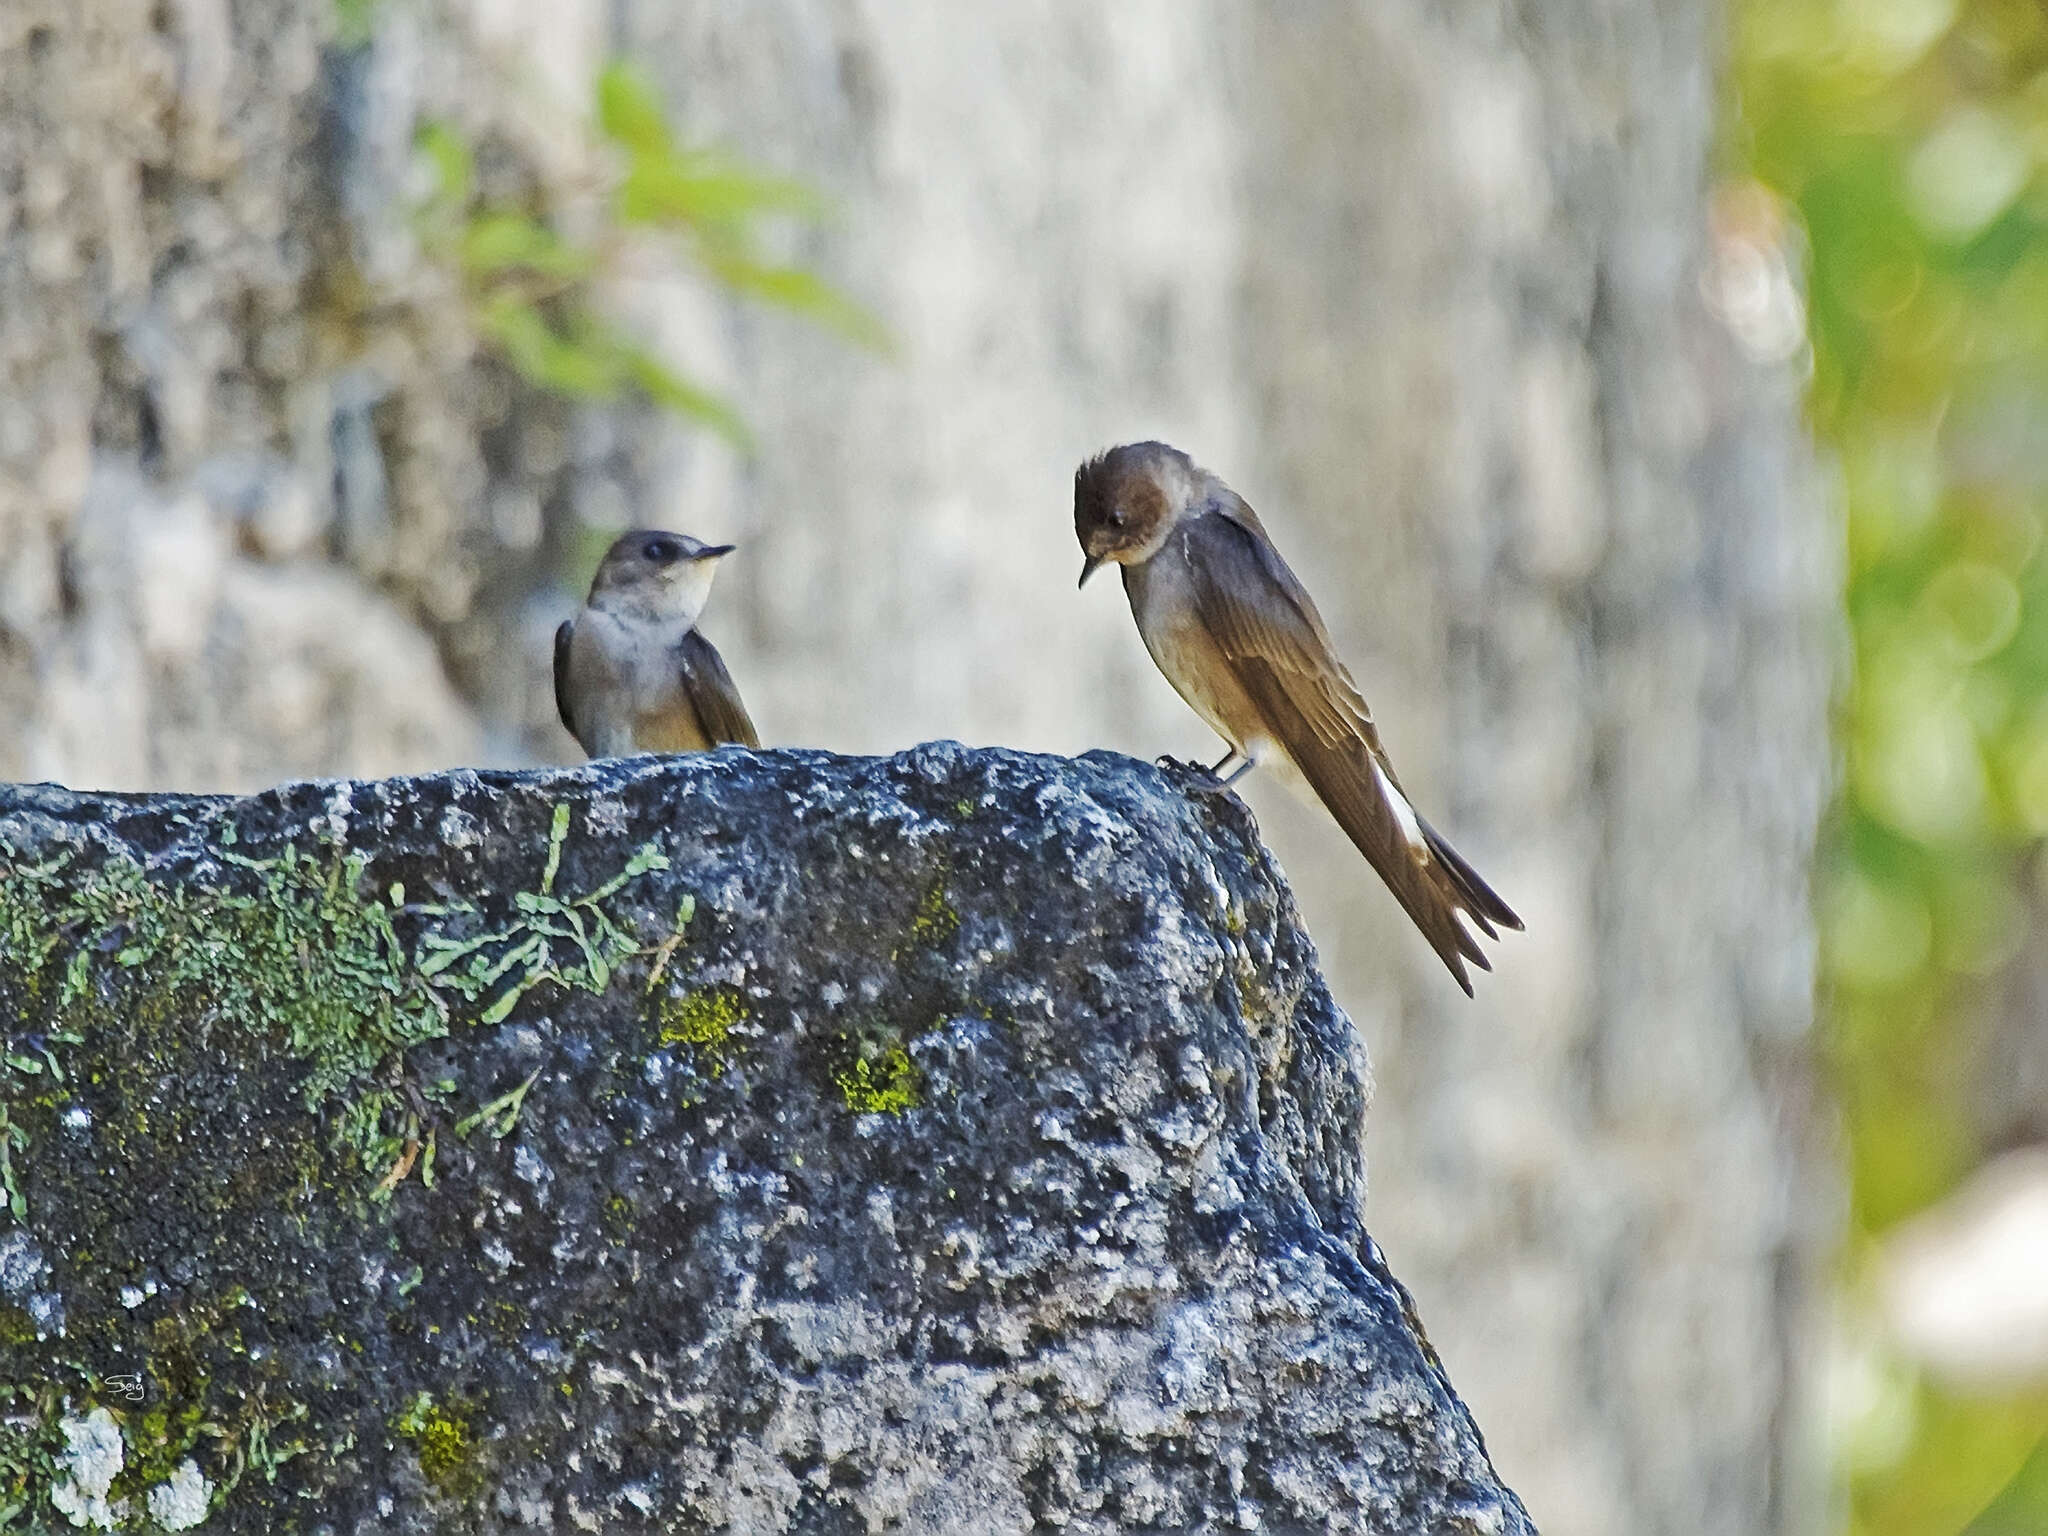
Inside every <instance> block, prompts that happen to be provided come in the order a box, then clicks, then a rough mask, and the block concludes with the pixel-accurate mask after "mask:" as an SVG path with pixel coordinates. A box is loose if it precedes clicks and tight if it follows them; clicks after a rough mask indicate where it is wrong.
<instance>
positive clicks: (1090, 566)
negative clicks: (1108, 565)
mask: <svg viewBox="0 0 2048 1536" xmlns="http://www.w3.org/2000/svg"><path fill="white" fill-rule="evenodd" d="M1101 569H1102V556H1100V555H1090V556H1088V558H1087V559H1085V560H1083V561H1082V562H1081V579H1080V580H1079V581H1077V582H1075V583H1074V587H1075V590H1077V591H1078V590H1079V589H1080V588H1082V587H1085V586H1087V585H1088V578H1089V577H1090V576H1093V575H1094V574H1095V573H1096V572H1097V571H1099V570H1101Z"/></svg>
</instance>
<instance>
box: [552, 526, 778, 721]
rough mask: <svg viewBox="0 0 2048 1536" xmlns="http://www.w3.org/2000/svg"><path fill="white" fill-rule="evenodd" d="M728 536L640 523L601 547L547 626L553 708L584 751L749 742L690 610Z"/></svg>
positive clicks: (724, 676) (700, 602)
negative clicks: (704, 536) (560, 614)
mask: <svg viewBox="0 0 2048 1536" xmlns="http://www.w3.org/2000/svg"><path fill="white" fill-rule="evenodd" d="M732 549H733V546H732V545H730V544H703V543H699V542H698V541H697V540H696V539H693V538H690V537H689V536H688V535H686V534H680V533H664V532H662V531H661V530H659V529H648V530H643V531H641V532H638V533H628V534H625V535H623V536H621V537H620V538H619V539H618V540H617V541H616V542H615V543H614V544H613V545H612V547H611V548H610V550H608V551H607V552H606V553H605V557H604V562H603V563H602V564H601V565H599V566H598V568H597V575H596V577H595V578H594V579H593V580H592V581H591V583H590V597H589V599H588V600H587V601H586V602H585V603H584V605H583V610H582V611H581V612H580V613H578V614H577V615H576V617H575V618H573V619H564V620H563V621H562V627H561V628H560V629H558V630H556V631H555V709H556V711H557V712H558V713H559V714H560V715H561V717H562V724H563V725H565V726H567V727H568V728H569V734H570V735H571V736H574V737H575V738H576V740H577V741H578V742H579V743H580V744H581V745H582V747H583V750H584V751H585V752H588V753H589V754H590V755H591V756H592V757H622V756H625V755H626V754H627V753H631V752H704V751H709V750H710V749H711V748H712V747H715V746H717V745H719V744H720V743H721V742H728V741H731V742H738V743H740V744H741V745H743V746H749V747H758V746H759V745H761V739H760V738H759V737H758V736H756V735H755V734H754V722H753V721H751V720H749V719H748V718H747V709H746V706H745V705H744V704H742V703H741V702H740V694H739V690H738V689H737V688H735V687H734V686H733V682H732V674H730V673H729V672H727V671H726V670H725V662H724V661H723V660H721V659H720V657H719V654H718V652H717V650H716V649H715V648H714V647H713V646H712V644H711V642H710V641H709V640H706V639H705V638H704V637H703V635H701V634H699V633H698V631H697V615H698V614H699V613H701V612H702V611H703V608H704V601H705V599H706V598H708V597H709V596H710V595H711V579H712V577H713V576H714V575H715V574H716V572H717V570H718V562H719V561H720V560H722V559H723V558H724V557H725V556H727V555H729V554H731V553H732Z"/></svg>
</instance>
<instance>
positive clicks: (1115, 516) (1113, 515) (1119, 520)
mask: <svg viewBox="0 0 2048 1536" xmlns="http://www.w3.org/2000/svg"><path fill="white" fill-rule="evenodd" d="M1109 525H1110V527H1112V528H1121V527H1123V525H1124V509H1123V508H1122V507H1111V508H1110V509H1109Z"/></svg>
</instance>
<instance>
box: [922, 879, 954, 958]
mask: <svg viewBox="0 0 2048 1536" xmlns="http://www.w3.org/2000/svg"><path fill="white" fill-rule="evenodd" d="M959 931H960V914H959V913H958V912H956V911H954V910H953V904H952V902H950V901H948V900H947V899H946V871H944V870H941V871H940V872H939V878H938V879H936V880H934V881H933V882H932V884H931V888H930V889H929V890H927V891H926V892H925V893H924V899H923V900H922V901H920V902H919V903H918V904H917V912H916V914H915V915H914V916H913V917H912V918H911V919H910V940H911V943H913V944H914V945H916V946H917V947H918V948H920V949H930V948H931V947H932V946H934V945H937V944H943V943H945V942H946V940H948V939H950V938H952V937H953V935H954V934H956V933H958V932H959Z"/></svg>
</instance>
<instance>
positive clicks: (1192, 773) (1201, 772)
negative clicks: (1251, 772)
mask: <svg viewBox="0 0 2048 1536" xmlns="http://www.w3.org/2000/svg"><path fill="white" fill-rule="evenodd" d="M1152 761H1153V762H1154V763H1156V764H1157V765H1158V766H1159V767H1161V768H1164V769H1165V770H1166V771H1167V772H1168V773H1171V774H1173V775H1174V776H1175V777H1176V778H1178V779H1179V780H1180V781H1181V783H1182V787H1183V788H1185V789H1186V790H1187V791H1188V792H1189V793H1190V794H1196V795H1223V794H1228V793H1229V792H1230V789H1231V787H1232V786H1233V785H1234V784H1235V783H1236V782H1237V779H1238V775H1237V774H1234V773H1233V774H1231V775H1230V776H1229V777H1228V778H1224V777H1223V776H1222V775H1221V774H1219V773H1218V772H1217V769H1218V768H1221V767H1222V766H1223V763H1218V764H1217V765H1216V768H1211V767H1210V766H1209V765H1208V764H1207V763H1185V762H1182V761H1181V760H1180V759H1179V758H1177V757H1172V756H1161V757H1155V758H1153V759H1152ZM1229 761H1230V759H1229V758H1225V759H1224V760H1223V762H1224V763H1227V762H1229Z"/></svg>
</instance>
